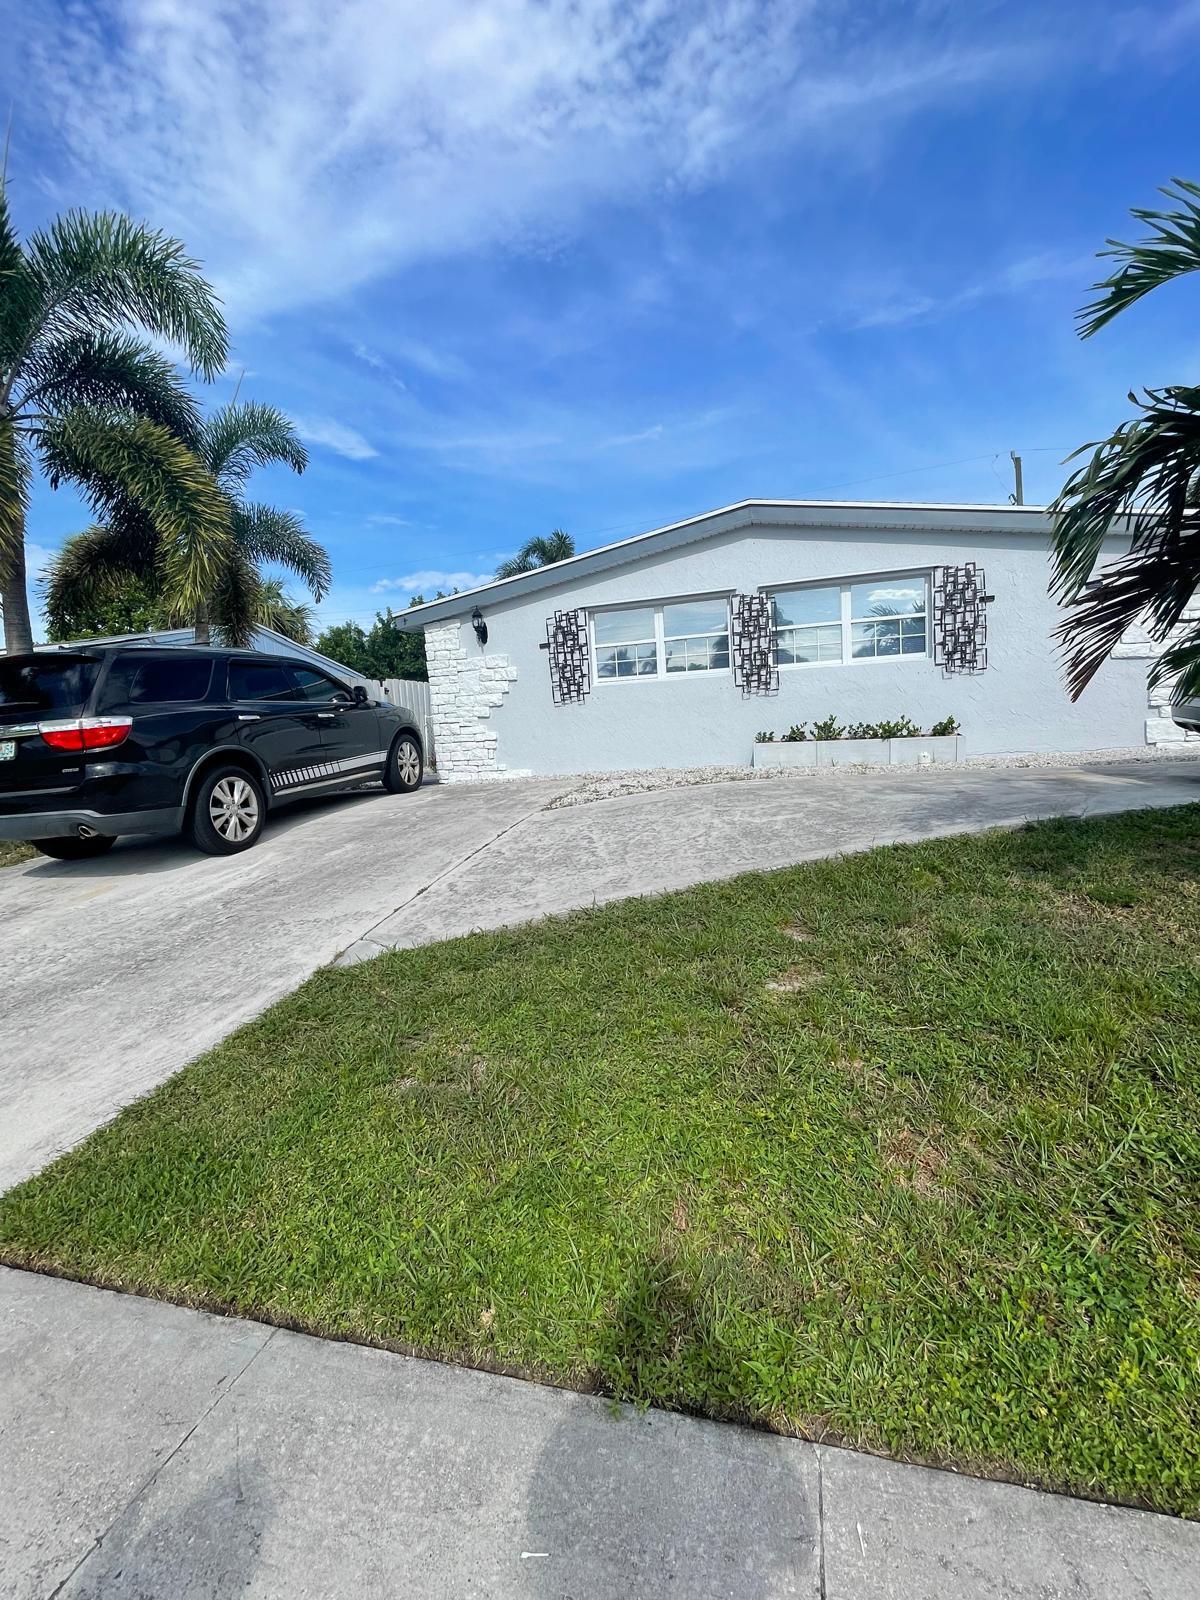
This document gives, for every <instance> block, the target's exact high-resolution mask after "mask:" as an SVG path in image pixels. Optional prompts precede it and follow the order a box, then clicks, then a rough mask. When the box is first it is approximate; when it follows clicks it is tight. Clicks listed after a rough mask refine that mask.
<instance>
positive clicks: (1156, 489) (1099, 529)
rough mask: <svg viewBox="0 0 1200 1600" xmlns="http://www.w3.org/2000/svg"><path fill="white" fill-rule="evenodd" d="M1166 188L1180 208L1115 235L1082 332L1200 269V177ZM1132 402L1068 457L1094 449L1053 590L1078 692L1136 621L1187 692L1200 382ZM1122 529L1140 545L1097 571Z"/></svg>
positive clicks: (1198, 668) (1161, 677)
mask: <svg viewBox="0 0 1200 1600" xmlns="http://www.w3.org/2000/svg"><path fill="white" fill-rule="evenodd" d="M1161 192H1162V193H1163V194H1164V195H1165V196H1166V197H1167V199H1168V200H1169V201H1170V202H1171V203H1172V205H1173V207H1174V209H1172V210H1168V211H1143V210H1136V211H1134V212H1133V215H1134V216H1135V217H1136V218H1137V219H1138V221H1139V222H1142V223H1145V224H1146V225H1147V226H1148V227H1149V229H1150V232H1149V235H1148V237H1146V238H1144V239H1140V240H1139V241H1138V242H1137V243H1136V244H1122V243H1120V242H1119V241H1118V240H1113V239H1110V240H1109V241H1108V248H1107V249H1106V250H1104V251H1102V252H1101V254H1102V255H1105V256H1110V257H1114V258H1116V259H1117V260H1118V261H1119V262H1120V263H1121V265H1120V266H1119V267H1118V269H1117V270H1116V271H1115V272H1113V273H1112V274H1111V276H1109V277H1108V278H1106V279H1104V281H1103V282H1102V283H1098V284H1096V285H1095V286H1094V287H1095V289H1096V291H1097V294H1096V298H1095V299H1094V300H1092V301H1091V302H1090V303H1089V304H1088V305H1086V306H1085V307H1084V308H1083V310H1082V311H1081V312H1080V313H1079V332H1080V336H1081V337H1082V338H1085V339H1086V338H1090V337H1091V335H1092V334H1094V333H1096V332H1097V331H1098V330H1099V329H1100V328H1103V327H1104V326H1105V325H1106V324H1107V323H1109V322H1111V321H1112V319H1113V318H1114V317H1115V316H1117V315H1118V314H1119V313H1120V312H1122V311H1124V310H1125V309H1126V308H1127V307H1129V306H1131V305H1133V304H1134V302H1135V301H1138V300H1140V299H1141V298H1142V296H1143V295H1146V294H1149V293H1150V291H1151V290H1152V289H1155V288H1158V287H1159V286H1160V285H1161V284H1164V283H1168V282H1170V280H1171V279H1173V278H1179V277H1182V276H1184V274H1186V273H1189V272H1200V185H1198V184H1195V183H1189V182H1186V181H1185V180H1183V179H1181V178H1177V179H1176V180H1175V181H1174V185H1173V186H1170V185H1169V186H1168V187H1166V188H1165V189H1163V190H1162V191H1161ZM1129 399H1130V401H1131V402H1132V404H1133V405H1134V406H1136V407H1137V415H1136V416H1133V417H1130V418H1128V419H1127V420H1126V421H1124V422H1122V423H1121V424H1120V426H1119V427H1117V428H1116V429H1115V431H1114V432H1113V433H1112V434H1111V435H1110V436H1109V438H1107V439H1105V440H1103V441H1101V442H1099V443H1093V444H1089V445H1084V446H1083V447H1082V449H1080V450H1077V451H1076V452H1075V454H1074V455H1073V456H1071V457H1069V458H1068V459H1070V460H1075V459H1076V457H1078V456H1081V455H1084V454H1086V453H1087V452H1089V451H1090V452H1091V457H1090V459H1089V460H1088V461H1087V462H1086V464H1084V465H1083V466H1080V467H1078V468H1077V469H1076V470H1075V471H1074V472H1073V473H1072V474H1071V476H1070V477H1069V478H1068V479H1067V482H1066V483H1065V484H1064V485H1063V488H1062V490H1061V491H1060V493H1059V495H1058V498H1057V499H1056V500H1055V502H1054V504H1053V506H1052V507H1051V509H1052V511H1053V513H1054V561H1055V576H1054V581H1053V585H1052V587H1053V590H1054V592H1055V593H1056V594H1058V595H1059V596H1060V598H1061V599H1062V601H1063V603H1064V604H1065V606H1066V607H1067V611H1068V615H1067V618H1066V620H1065V621H1064V622H1063V623H1062V624H1061V626H1060V627H1059V629H1058V634H1059V637H1060V638H1061V639H1062V640H1063V642H1064V644H1065V646H1066V651H1067V657H1068V681H1069V684H1070V689H1071V694H1072V697H1073V698H1076V699H1077V698H1078V697H1079V695H1080V694H1081V693H1082V692H1083V690H1084V689H1085V688H1086V686H1087V684H1088V683H1089V682H1090V681H1091V679H1092V677H1093V675H1094V674H1095V673H1096V671H1097V670H1098V669H1099V667H1100V666H1101V664H1102V663H1103V662H1104V661H1105V660H1106V659H1107V657H1108V655H1109V653H1110V651H1111V650H1112V648H1113V646H1114V645H1116V644H1117V643H1119V641H1120V639H1121V636H1122V635H1123V634H1124V632H1125V630H1126V629H1127V628H1128V627H1129V626H1130V625H1131V624H1133V623H1141V624H1142V625H1144V626H1145V627H1146V628H1147V629H1148V631H1149V633H1150V635H1151V637H1152V638H1154V639H1155V640H1158V641H1160V642H1162V643H1164V644H1165V646H1166V648H1165V649H1164V650H1163V652H1162V654H1161V655H1160V656H1159V657H1158V659H1157V660H1156V661H1155V663H1154V666H1153V668H1152V670H1151V673H1150V686H1151V687H1152V688H1153V687H1155V686H1156V685H1158V684H1161V683H1163V682H1164V681H1170V680H1174V679H1177V680H1178V686H1177V690H1176V693H1177V694H1179V695H1181V696H1191V695H1197V694H1200V623H1192V624H1185V623H1183V616H1184V611H1185V609H1186V607H1187V606H1188V603H1189V602H1190V601H1191V599H1192V597H1193V595H1194V594H1195V593H1196V590H1197V587H1198V586H1200V387H1195V386H1190V385H1183V384H1179V385H1171V386H1169V387H1166V388H1161V389H1145V390H1144V391H1143V396H1142V397H1141V398H1139V396H1138V395H1137V394H1136V393H1135V392H1132V391H1131V392H1130V395H1129ZM1114 529H1116V530H1118V531H1121V532H1125V531H1128V533H1129V538H1130V548H1129V553H1128V554H1127V555H1126V556H1124V557H1123V558H1122V559H1121V560H1119V561H1117V562H1115V563H1113V564H1112V565H1110V566H1109V567H1107V568H1106V569H1104V570H1103V571H1100V572H1097V566H1098V563H1099V562H1100V559H1101V556H1102V552H1103V548H1104V540H1105V538H1106V536H1107V535H1109V534H1110V533H1111V532H1113V531H1114Z"/></svg>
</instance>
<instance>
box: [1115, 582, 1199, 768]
mask: <svg viewBox="0 0 1200 1600" xmlns="http://www.w3.org/2000/svg"><path fill="white" fill-rule="evenodd" d="M1197 621H1200V600H1193V601H1192V602H1191V604H1190V605H1189V606H1188V607H1187V609H1186V610H1185V611H1184V613H1183V618H1182V622H1181V624H1180V628H1179V629H1178V630H1176V632H1182V631H1183V624H1185V623H1194V622H1197ZM1174 638H1175V634H1174V633H1173V634H1172V636H1171V638H1170V639H1168V640H1166V641H1164V642H1162V643H1156V642H1155V640H1153V639H1152V638H1151V637H1150V635H1149V634H1148V633H1147V632H1146V630H1145V628H1143V627H1142V626H1141V624H1140V623H1136V624H1135V625H1134V626H1133V627H1132V628H1126V630H1125V632H1124V634H1123V635H1122V638H1121V642H1120V644H1118V645H1114V647H1113V652H1112V653H1113V655H1114V656H1115V657H1116V658H1117V659H1118V660H1122V659H1123V660H1135V661H1154V660H1156V659H1157V658H1158V657H1159V656H1161V655H1162V653H1163V651H1164V650H1165V649H1166V648H1167V645H1168V644H1171V643H1174ZM1147 671H1149V668H1147ZM1171 691H1172V684H1171V683H1170V682H1169V681H1168V682H1166V683H1160V684H1159V686H1158V688H1157V689H1151V688H1149V687H1147V690H1146V709H1147V713H1148V715H1147V717H1146V743H1147V744H1182V743H1183V742H1184V741H1185V740H1192V739H1200V734H1197V733H1187V732H1185V731H1184V729H1183V728H1181V727H1180V726H1179V724H1178V723H1176V722H1174V721H1173V720H1172V718H1171Z"/></svg>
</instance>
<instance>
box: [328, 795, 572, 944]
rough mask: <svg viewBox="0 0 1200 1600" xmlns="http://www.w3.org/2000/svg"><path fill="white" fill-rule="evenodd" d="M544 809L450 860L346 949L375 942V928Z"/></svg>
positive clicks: (542, 808)
mask: <svg viewBox="0 0 1200 1600" xmlns="http://www.w3.org/2000/svg"><path fill="white" fill-rule="evenodd" d="M545 809H546V808H545V806H534V808H533V810H532V811H526V812H524V813H522V815H521V816H519V817H517V819H516V820H515V821H514V822H510V823H509V824H508V825H507V827H504V828H501V829H500V831H499V833H494V834H492V836H491V838H490V839H485V840H484V842H483V843H482V844H477V845H476V846H475V848H474V849H473V850H468V851H467V853H466V855H465V856H460V857H459V859H458V860H457V861H454V862H451V864H450V865H449V866H448V867H445V868H443V870H442V871H441V872H439V873H437V874H436V875H435V876H434V877H432V878H430V880H429V882H428V883H425V884H422V885H421V887H420V888H419V889H416V890H414V891H413V893H412V894H410V895H409V896H408V898H407V900H401V902H400V904H399V905H398V906H393V908H392V909H391V910H390V911H389V912H387V913H386V915H384V916H382V917H380V919H379V921H378V922H373V923H372V924H371V926H370V927H369V928H368V929H367V930H366V932H365V933H360V934H359V936H358V938H357V939H355V940H354V941H353V944H350V945H347V946H346V949H347V950H350V949H353V947H354V944H375V940H374V939H372V938H371V935H372V934H373V933H374V932H375V930H376V928H382V927H383V925H384V923H385V922H390V921H391V919H392V918H393V917H398V916H399V915H400V913H401V912H402V911H407V910H408V908H409V906H411V905H413V904H414V903H415V902H416V901H417V900H419V899H420V898H421V896H422V895H423V894H428V893H429V891H430V889H433V888H436V887H437V885H438V884H439V883H444V882H445V881H446V879H447V878H450V877H453V875H454V874H455V873H456V872H460V871H461V870H462V868H463V867H465V866H466V865H467V863H468V862H469V861H474V859H475V857H476V856H477V855H481V854H482V853H483V851H485V850H490V849H491V848H492V846H493V845H494V844H498V843H499V842H500V840H501V839H504V838H507V836H508V835H509V834H510V833H512V831H513V830H514V828H519V827H520V826H521V824H522V823H524V822H528V821H529V820H530V818H531V817H536V816H538V815H539V814H540V813H541V812H542V811H544V810H545ZM378 948H379V949H380V950H386V949H388V948H389V947H388V946H387V945H382V944H381V945H379V946H378ZM344 954H345V951H344V950H340V951H339V952H338V955H339V956H340V955H344ZM335 959H336V958H335Z"/></svg>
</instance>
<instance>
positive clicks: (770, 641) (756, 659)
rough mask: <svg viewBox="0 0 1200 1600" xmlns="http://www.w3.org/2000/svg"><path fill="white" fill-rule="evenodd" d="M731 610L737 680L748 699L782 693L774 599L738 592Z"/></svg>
mask: <svg viewBox="0 0 1200 1600" xmlns="http://www.w3.org/2000/svg"><path fill="white" fill-rule="evenodd" d="M731 611H732V617H733V629H732V633H733V681H734V683H736V684H737V686H738V688H739V689H740V690H741V691H742V695H743V697H744V698H746V699H749V697H750V696H751V695H752V694H778V692H779V672H778V670H777V668H776V666H775V631H774V626H773V618H772V616H771V601H770V598H769V597H768V596H767V595H765V594H735V595H734V596H733V599H732V602H731Z"/></svg>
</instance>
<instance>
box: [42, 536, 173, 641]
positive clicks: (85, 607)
mask: <svg viewBox="0 0 1200 1600" xmlns="http://www.w3.org/2000/svg"><path fill="white" fill-rule="evenodd" d="M155 549H156V541H155V537H154V529H153V527H151V526H150V524H149V523H147V522H146V521H145V519H144V518H142V517H140V516H137V515H136V514H135V515H133V516H131V517H121V516H118V517H116V518H115V519H114V520H112V521H110V522H106V523H104V522H95V523H93V524H92V525H91V527H89V528H85V529H84V530H83V532H82V533H76V534H73V535H72V536H71V537H70V538H69V539H68V540H67V541H66V543H65V544H64V545H63V547H62V549H61V550H60V551H59V552H58V554H57V556H55V558H54V560H53V561H52V562H51V563H50V566H49V567H48V569H47V572H46V577H45V580H44V584H43V593H44V599H45V610H46V620H47V622H48V623H49V624H50V631H51V635H52V637H54V638H59V637H61V636H62V635H63V634H64V633H70V632H72V631H73V623H72V619H74V618H77V617H79V616H83V615H87V614H89V613H91V612H95V611H98V610H99V609H100V608H101V607H102V606H103V605H105V604H106V603H107V602H110V601H112V600H113V599H114V598H116V597H117V596H118V595H119V594H120V593H121V592H122V590H123V588H124V587H125V586H126V585H128V584H129V582H130V581H131V580H133V581H140V582H141V583H143V584H144V585H146V586H147V587H148V588H149V589H150V590H151V591H153V588H154V586H155V585H156V583H157V572H156V567H155Z"/></svg>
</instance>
